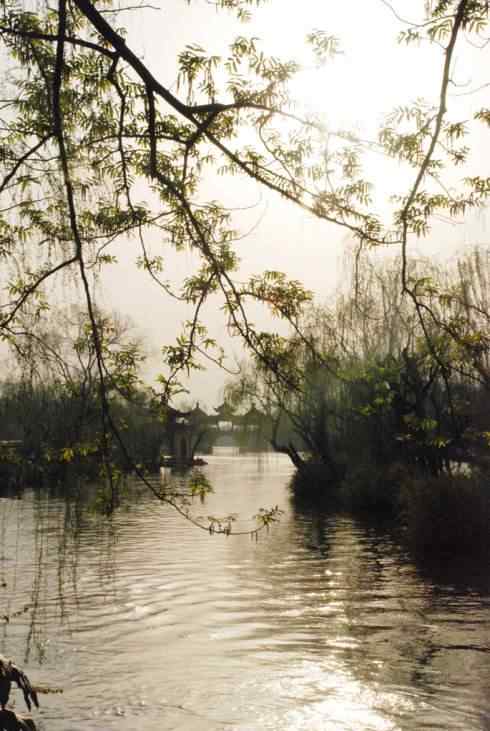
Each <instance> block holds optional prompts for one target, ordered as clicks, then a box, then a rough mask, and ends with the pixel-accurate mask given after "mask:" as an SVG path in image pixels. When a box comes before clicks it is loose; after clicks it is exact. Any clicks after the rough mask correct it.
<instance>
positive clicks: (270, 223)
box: [102, 0, 490, 407]
mask: <svg viewBox="0 0 490 731" xmlns="http://www.w3.org/2000/svg"><path fill="white" fill-rule="evenodd" d="M393 5H394V7H395V8H396V9H397V11H398V12H399V13H400V14H401V15H402V16H403V17H407V19H408V20H413V21H417V20H420V19H421V13H422V10H423V6H424V2H423V0H410V2H407V1H406V0H405V1H403V0H399V1H398V2H395V3H393ZM254 13H255V16H254V21H253V22H252V23H250V24H247V25H239V24H237V23H236V22H235V21H234V20H233V19H232V17H231V16H230V15H228V14H226V13H223V12H221V13H216V12H215V10H214V9H213V8H212V6H211V4H210V3H207V2H206V1H205V0H195V1H193V2H192V3H191V5H190V6H189V5H188V4H187V2H186V1H185V0H163V2H162V4H161V9H160V10H151V9H147V10H141V11H137V12H134V13H129V12H128V13H125V14H123V16H122V17H121V19H123V20H124V21H126V22H127V27H128V29H129V37H128V44H129V45H130V47H132V48H133V49H134V50H137V51H138V52H139V53H140V54H141V55H142V56H143V57H144V60H145V61H146V63H147V64H148V65H149V67H150V69H151V70H152V71H153V73H154V74H155V76H157V78H159V79H160V80H161V81H162V82H163V83H164V84H166V85H167V86H170V87H172V89H173V90H174V91H175V89H176V75H177V71H176V56H177V53H178V52H179V51H180V50H182V49H183V47H184V46H185V45H186V44H189V43H195V44H199V45H201V46H203V47H204V48H206V50H209V51H210V52H212V53H217V54H222V55H226V50H227V46H228V44H229V43H230V41H231V40H232V39H233V38H234V36H235V35H238V34H242V35H252V36H256V37H259V38H260V39H261V41H262V42H263V46H264V50H265V51H266V52H267V53H270V54H274V55H277V56H279V57H281V58H282V59H287V58H295V59H296V60H299V61H300V62H301V63H302V65H304V66H305V70H304V71H303V72H302V74H301V75H300V78H299V80H298V82H297V83H296V84H295V86H294V89H293V91H294V94H295V96H296V97H297V100H298V105H299V106H298V108H299V109H301V107H303V108H305V109H309V110H313V111H315V112H317V113H321V114H322V115H324V117H325V119H326V121H327V123H328V124H329V126H331V127H334V128H339V127H350V128H355V129H356V131H357V132H358V133H359V134H360V135H363V136H364V137H369V138H372V137H374V136H375V132H376V128H377V126H378V125H379V122H380V121H381V119H382V118H383V116H384V115H385V114H386V113H387V112H389V111H390V110H391V109H392V108H393V107H394V106H396V105H401V104H404V105H406V104H409V103H410V102H411V101H413V100H414V99H415V98H419V97H424V98H425V99H427V100H428V101H429V102H432V103H434V104H435V103H437V99H438V94H439V85H440V81H441V69H442V56H443V51H442V49H441V48H439V47H431V48H428V47H425V46H424V47H421V48H415V47H406V46H400V45H399V44H398V43H397V35H398V32H399V30H400V29H401V27H402V26H401V24H400V22H399V21H398V20H397V19H396V18H395V16H394V14H393V13H392V11H391V10H390V8H389V7H387V5H386V4H385V3H384V2H383V0H330V1H329V0H302V1H301V2H297V1H296V0H270V2H269V4H268V5H267V6H265V7H263V8H261V9H260V10H258V11H254ZM313 29H323V30H325V31H327V32H328V33H329V34H332V35H336V36H338V38H339V40H340V47H341V49H342V54H341V55H339V56H337V57H336V59H335V60H334V61H332V62H331V63H329V64H328V65H327V66H326V67H324V68H322V69H320V70H317V69H315V68H314V66H313V64H312V61H311V57H310V55H309V54H307V53H306V51H305V44H304V39H305V36H306V34H307V33H309V32H311V31H312V30H313ZM485 67H488V55H487V56H486V66H485V64H484V61H483V58H482V55H481V52H479V51H477V50H476V49H474V48H471V47H469V46H467V47H466V48H465V49H464V50H463V49H462V50H458V52H457V53H456V57H455V63H454V73H453V76H454V78H455V80H456V81H457V83H458V84H460V85H461V86H458V87H456V86H455V87H453V88H452V94H453V95H452V97H451V105H452V106H453V107H454V109H455V114H456V116H457V115H459V116H460V118H465V115H466V116H470V115H471V113H472V111H473V110H474V109H475V108H476V105H477V104H478V103H479V105H480V106H485V97H486V98H487V99H488V93H487V90H486V89H484V90H483V91H482V92H481V94H479V95H474V94H468V92H469V91H471V90H473V89H474V88H476V87H478V86H479V85H480V84H483V83H485V82H486V79H485V77H484V70H485ZM482 95H483V96H482ZM482 98H483V102H482ZM223 101H226V98H223ZM487 106H489V107H490V103H487ZM481 139H482V142H481V146H480V145H479V144H477V157H476V159H475V163H474V164H475V166H477V164H478V163H480V162H481V159H482V156H483V157H484V158H485V160H486V161H488V155H487V152H486V150H485V149H484V147H483V144H484V143H483V140H484V136H483V133H482V137H481ZM478 143H479V141H478ZM476 169H477V167H475V170H476ZM369 171H370V173H371V175H374V176H376V177H377V179H378V181H379V183H380V196H381V198H383V196H385V195H388V194H389V193H390V192H393V191H394V190H406V188H407V187H408V186H409V185H410V183H411V182H412V177H411V176H413V172H412V173H410V174H408V175H407V171H406V170H402V169H401V168H399V167H397V166H395V165H393V164H389V165H388V164H387V163H386V162H384V161H383V160H382V159H375V158H373V159H372V160H371V161H370V162H369ZM209 194H210V196H209V197H210V198H219V199H224V200H225V201H226V202H227V205H230V206H237V207H242V208H243V207H250V209H249V210H247V211H243V212H241V213H239V214H237V220H238V223H239V225H240V229H241V230H243V231H244V232H246V231H250V230H251V232H250V233H249V234H248V236H246V237H244V238H243V239H242V240H241V241H240V242H239V243H238V244H237V250H238V252H239V254H240V257H241V261H242V266H241V270H240V276H243V277H245V276H246V275H248V274H251V273H254V272H260V271H262V270H264V269H278V270H281V271H284V272H286V273H287V274H288V275H289V276H291V277H293V278H296V279H300V280H302V281H303V282H304V283H305V285H306V286H307V287H309V288H311V289H312V290H313V291H314V292H315V295H316V296H317V298H318V299H319V300H320V301H324V300H326V299H327V298H328V297H329V296H331V294H332V292H334V290H335V288H336V286H338V284H339V281H340V280H341V278H342V275H343V272H345V269H344V264H343V260H344V256H345V251H346V249H347V248H348V246H349V240H348V239H346V237H345V233H344V232H342V231H340V230H339V229H336V228H335V227H332V226H330V225H327V224H325V223H322V222H320V221H316V220H314V219H313V218H312V217H311V216H309V215H308V214H306V213H304V212H302V211H300V210H299V209H295V208H294V207H293V206H292V205H291V204H287V203H286V202H285V201H283V200H281V199H280V198H278V197H277V196H274V195H271V194H270V193H268V192H266V191H264V190H260V189H259V188H257V186H256V185H253V184H251V182H250V181H232V182H231V183H230V181H229V180H228V179H224V178H220V179H217V180H215V181H210V183H209ZM487 239H488V237H487V229H486V217H485V216H484V215H481V216H480V217H478V218H474V219H473V220H472V222H471V224H470V225H469V226H468V225H466V226H463V225H461V224H460V223H459V224H454V225H449V226H444V228H443V226H442V224H438V225H437V227H436V229H435V230H434V233H433V235H432V237H431V239H430V240H428V241H424V242H422V243H421V244H420V245H419V248H420V249H421V250H422V251H424V252H427V253H428V254H430V255H434V253H435V252H440V253H441V255H442V253H444V252H445V253H449V254H451V253H453V252H454V251H455V249H456V248H458V247H460V246H463V245H469V244H472V243H480V244H481V243H485V242H486V241H487ZM152 243H153V246H154V247H158V246H160V244H159V242H157V241H154V242H152ZM138 253H139V252H138V251H137V246H136V243H135V242H134V245H132V243H131V242H129V244H128V245H127V246H126V247H125V248H124V249H123V248H122V247H120V248H119V249H118V251H117V254H118V257H119V261H120V265H119V266H114V267H112V268H110V269H109V270H108V271H107V272H106V273H105V275H104V278H103V293H102V296H103V301H104V302H105V304H106V305H107V306H110V307H115V308H117V309H118V310H120V311H122V312H125V313H127V314H130V316H131V317H132V318H133V320H134V322H135V324H136V325H137V327H138V329H139V330H141V332H142V333H143V335H144V336H145V338H146V339H147V341H148V343H149V346H150V348H151V349H152V350H153V357H152V358H151V363H150V369H149V372H152V373H153V372H155V370H156V369H157V361H158V358H157V355H158V349H159V347H160V345H161V344H164V343H165V342H169V341H171V339H172V338H173V337H175V335H176V334H177V333H178V331H179V327H180V324H181V322H182V320H184V319H185V318H186V312H185V310H184V309H183V308H182V307H180V306H177V305H176V303H175V302H172V301H169V300H168V299H163V298H162V295H161V292H160V291H159V290H158V288H157V287H156V286H154V285H152V283H151V282H150V281H149V279H148V277H147V276H146V275H144V274H143V273H142V272H138V271H136V269H135V266H134V260H135V258H136V256H137V255H138ZM162 254H163V256H164V257H165V259H166V264H167V267H168V268H167V270H166V272H165V275H164V276H165V277H166V278H168V279H169V280H176V279H179V280H181V279H182V278H184V277H185V276H187V275H188V274H189V273H191V271H192V269H193V266H194V265H195V263H196V259H195V257H194V256H193V255H192V254H190V253H189V252H187V253H186V252H184V253H181V254H179V255H177V254H174V253H172V252H171V251H170V250H169V249H165V250H163V251H162ZM216 304H217V303H216V301H215V302H211V303H210V306H208V308H207V315H208V323H209V324H210V329H211V334H212V335H215V336H216V337H217V338H218V339H219V340H220V341H221V342H223V344H225V345H226V346H227V347H228V348H229V349H230V351H231V352H233V353H235V354H236V355H237V357H240V355H241V349H240V346H239V343H238V342H230V338H229V337H227V335H226V332H225V329H224V325H223V320H222V319H221V318H220V317H219V316H218V314H217V312H216ZM252 319H254V320H255V321H260V322H264V323H265V322H267V321H268V316H267V315H266V314H265V313H263V312H262V311H260V309H259V308H257V309H256V310H255V311H254V313H253V318H252ZM272 327H273V328H274V327H275V325H272ZM223 382H224V376H223V375H222V374H221V373H219V372H217V371H216V369H210V370H209V371H208V372H206V373H200V374H197V375H196V376H194V377H193V378H192V382H191V389H192V397H193V398H194V399H199V400H200V401H201V403H202V404H204V405H205V406H207V407H212V406H214V405H216V404H217V403H218V402H219V399H220V391H221V389H222V385H223Z"/></svg>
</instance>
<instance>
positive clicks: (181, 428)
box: [164, 403, 267, 467]
mask: <svg viewBox="0 0 490 731" xmlns="http://www.w3.org/2000/svg"><path fill="white" fill-rule="evenodd" d="M215 411H216V414H207V413H206V412H205V411H203V410H202V409H201V408H200V406H199V403H197V405H196V406H195V407H194V408H193V409H191V410H190V411H179V410H178V409H174V408H172V407H169V408H168V411H167V423H166V427H165V431H166V435H167V442H168V449H169V451H170V455H169V456H168V457H167V458H166V459H165V460H164V466H181V467H185V466H189V465H193V464H199V461H197V460H196V459H195V454H196V452H197V450H198V449H199V447H202V444H203V441H204V440H205V439H208V440H209V437H210V436H211V435H212V436H213V437H214V438H215V437H216V436H217V434H218V433H220V432H221V433H230V432H231V433H236V432H240V433H243V432H253V431H257V430H258V429H259V427H260V426H261V425H263V424H264V423H265V422H266V421H267V417H266V416H265V414H263V413H262V412H261V411H259V410H258V409H257V408H255V405H252V407H251V408H250V409H249V410H248V411H247V412H246V413H245V414H235V413H234V411H233V409H232V408H231V407H230V406H229V405H228V404H226V403H223V404H221V406H218V407H217V408H215Z"/></svg>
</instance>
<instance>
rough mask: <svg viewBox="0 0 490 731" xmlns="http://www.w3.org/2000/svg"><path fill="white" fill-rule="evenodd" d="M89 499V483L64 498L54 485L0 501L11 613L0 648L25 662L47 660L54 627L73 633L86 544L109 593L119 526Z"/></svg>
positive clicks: (6, 611)
mask: <svg viewBox="0 0 490 731" xmlns="http://www.w3.org/2000/svg"><path fill="white" fill-rule="evenodd" d="M83 488H85V489H83ZM89 497H90V490H88V489H87V488H86V486H85V485H84V486H82V489H81V488H80V486H75V487H74V488H73V489H71V490H70V491H68V492H64V493H63V494H62V495H58V494H57V493H56V491H55V490H38V491H34V492H31V491H26V492H24V494H23V499H22V500H15V499H13V500H3V501H2V502H1V505H0V542H1V557H2V559H3V560H2V561H1V563H0V570H1V572H2V573H0V582H4V583H6V587H4V588H3V589H2V592H3V596H2V598H3V599H4V601H3V602H2V612H1V614H2V615H5V617H6V618H7V619H6V620H5V619H4V622H3V632H2V652H4V653H5V654H15V655H16V656H19V655H20V654H21V653H22V655H23V658H24V659H23V662H24V663H25V664H27V663H29V662H30V660H31V659H32V657H35V659H36V661H37V662H38V663H39V664H42V663H43V662H44V661H45V660H46V654H47V652H48V648H49V644H50V640H51V639H52V637H51V634H52V632H53V630H54V631H56V629H57V628H61V627H63V628H64V631H66V632H68V633H70V632H71V629H70V621H71V618H72V616H73V614H74V613H75V612H77V611H78V610H79V608H80V591H79V577H80V563H81V560H82V561H83V558H84V551H86V550H87V549H88V550H93V549H94V547H96V557H97V563H96V566H97V575H98V580H99V583H100V587H101V590H102V591H103V592H104V594H107V592H108V591H110V590H111V586H112V584H113V580H114V574H115V568H114V566H115V556H114V546H115V542H116V536H115V531H114V526H113V524H112V523H111V522H110V521H108V520H107V519H104V518H102V517H100V516H97V515H94V514H93V513H92V512H91V511H90V509H89V505H90V504H89ZM84 532H88V533H89V534H90V540H89V541H87V540H85V541H83V540H82V537H83V534H84ZM91 568H93V566H92V565H91ZM26 620H27V622H26ZM22 635H23V639H21V637H20V636H22ZM19 641H20V642H21V643H22V647H19Z"/></svg>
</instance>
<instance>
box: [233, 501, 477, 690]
mask: <svg viewBox="0 0 490 731" xmlns="http://www.w3.org/2000/svg"><path fill="white" fill-rule="evenodd" d="M253 571H256V572H257V573H258V574H259V576H258V577H257V578H255V585H256V586H259V587H260V588H261V595H260V596H259V597H258V598H257V607H260V612H261V614H262V616H263V617H264V618H266V619H267V620H268V621H267V627H268V628H269V629H268V630H267V631H269V632H270V633H271V639H273V638H274V637H277V636H279V637H280V638H281V643H279V644H278V645H276V644H274V647H277V648H278V651H280V650H281V649H283V650H284V651H286V652H292V653H296V654H297V655H298V656H301V657H303V658H306V657H312V656H313V657H314V658H315V661H316V662H318V663H319V664H320V666H321V667H325V668H328V669H329V670H328V671H329V672H335V671H336V670H338V671H339V672H341V673H345V672H346V673H348V674H349V675H350V676H351V677H353V678H355V679H356V681H357V682H358V683H360V684H361V686H362V687H370V686H371V684H372V683H373V682H375V683H376V684H379V687H380V688H384V689H388V690H389V689H390V688H393V687H395V686H396V688H398V689H404V688H405V689H407V690H406V691H403V690H400V692H402V694H403V695H404V696H405V694H406V693H409V692H410V690H409V689H410V688H412V689H417V692H418V691H420V692H421V694H422V695H425V694H426V695H427V696H429V695H431V694H434V695H437V696H438V697H439V698H440V694H441V693H442V692H444V690H443V688H442V686H443V685H444V684H448V685H449V687H451V684H453V685H454V687H456V686H457V685H459V686H460V685H461V684H462V685H463V686H464V687H465V688H467V689H469V691H470V692H473V690H472V689H475V691H476V693H477V695H478V688H480V687H481V691H480V694H479V696H478V699H480V700H481V699H484V698H486V691H485V689H484V688H483V684H482V680H481V679H482V678H484V677H486V673H485V663H488V659H489V657H490V645H489V642H488V636H487V634H486V630H485V627H487V626H488V607H487V606H486V603H487V602H488V596H489V593H490V592H489V586H488V584H489V583H490V579H489V578H488V571H487V572H486V576H487V582H486V585H485V583H483V584H480V586H479V591H478V592H475V587H476V584H475V581H473V582H472V583H471V582H470V585H471V586H472V592H473V593H471V592H468V591H467V589H466V588H465V587H464V586H462V585H461V584H457V583H455V581H456V576H457V575H458V571H456V572H455V573H453V581H451V575H452V572H451V569H450V567H448V566H447V565H446V572H445V575H443V574H440V575H439V576H438V581H439V580H440V579H444V583H443V584H442V585H441V584H434V583H433V580H434V578H435V577H434V575H432V577H431V575H430V574H422V573H421V568H420V565H419V564H415V563H414V561H413V560H412V559H411V558H410V557H409V556H408V555H407V553H406V552H405V551H404V549H403V548H402V547H401V546H400V545H399V543H398V541H397V538H396V535H395V534H394V533H393V532H392V531H391V529H390V527H389V526H388V525H383V524H381V525H379V524H370V523H368V522H366V521H362V520H357V519H354V518H352V517H351V516H347V515H342V514H338V513H337V514H336V513H335V512H333V511H332V510H329V509H328V508H325V507H324V508H321V507H319V506H318V504H313V503H312V502H311V501H308V500H307V499H305V498H300V499H298V498H296V497H292V499H291V513H290V514H286V515H285V516H284V518H283V520H282V521H281V523H280V524H279V525H278V526H276V527H275V528H274V530H273V533H272V535H271V536H270V537H269V538H268V539H265V540H263V541H261V542H259V544H258V546H257V548H256V549H255V552H254V560H253ZM477 573H479V572H477ZM250 574H251V571H250V572H249V574H248V575H246V574H245V571H244V569H240V574H239V578H240V579H241V578H242V577H243V576H246V579H247V580H248V581H251V580H252V577H251V575H250ZM480 590H481V592H480ZM472 613H473V616H471V614H472ZM295 638H301V639H299V640H298V641H296V639H295ZM461 662H465V665H466V666H467V667H468V669H469V674H468V677H464V678H463V679H461ZM396 692H397V693H398V691H396ZM459 692H460V691H459ZM478 699H477V702H479V700H478Z"/></svg>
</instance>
